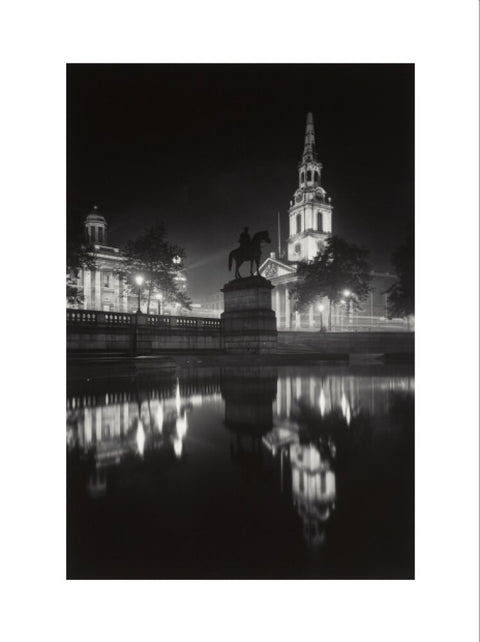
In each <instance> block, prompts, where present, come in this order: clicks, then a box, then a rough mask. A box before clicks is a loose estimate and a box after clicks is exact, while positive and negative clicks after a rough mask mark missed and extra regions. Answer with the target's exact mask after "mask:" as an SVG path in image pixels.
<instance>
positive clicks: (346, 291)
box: [343, 290, 352, 297]
mask: <svg viewBox="0 0 480 642" xmlns="http://www.w3.org/2000/svg"><path fill="white" fill-rule="evenodd" d="M351 294H352V293H351V292H350V290H344V291H343V296H346V297H349V296H350V295H351Z"/></svg>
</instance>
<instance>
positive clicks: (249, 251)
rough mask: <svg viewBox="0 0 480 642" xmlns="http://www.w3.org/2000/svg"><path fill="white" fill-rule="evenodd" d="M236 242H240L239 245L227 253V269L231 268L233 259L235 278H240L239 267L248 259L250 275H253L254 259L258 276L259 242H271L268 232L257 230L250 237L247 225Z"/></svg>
mask: <svg viewBox="0 0 480 642" xmlns="http://www.w3.org/2000/svg"><path fill="white" fill-rule="evenodd" d="M238 242H239V243H240V247H238V248H237V249H236V250H232V251H231V252H230V254H229V255H228V269H229V270H231V269H232V262H233V260H235V278H236V279H241V278H242V275H241V274H240V272H239V268H240V266H241V265H242V263H244V262H245V261H250V275H251V276H254V274H253V262H254V261H255V263H256V266H257V275H258V276H260V275H259V272H258V269H259V267H260V257H261V256H262V248H261V244H262V242H263V243H271V241H270V237H269V235H268V232H267V231H266V230H263V231H262V232H257V233H256V234H254V235H253V237H252V238H250V234H249V232H248V227H245V228H244V230H243V232H242V233H241V234H240V238H239V239H238Z"/></svg>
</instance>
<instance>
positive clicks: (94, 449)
mask: <svg viewBox="0 0 480 642" xmlns="http://www.w3.org/2000/svg"><path fill="white" fill-rule="evenodd" d="M142 397H143V400H140V398H139V395H138V393H137V392H122V393H105V394H102V395H96V396H95V395H78V396H69V397H68V399H67V447H68V449H69V450H70V451H74V450H75V449H76V448H78V449H79V452H80V453H81V454H82V456H83V457H90V458H91V460H92V462H93V468H92V469H91V470H90V473H89V477H88V483H87V490H88V492H89V494H90V495H91V496H92V497H100V496H102V495H104V494H105V492H106V489H107V476H106V473H105V471H106V469H108V468H109V467H111V466H117V465H119V464H120V463H121V462H122V461H123V460H124V459H125V457H127V456H132V455H134V456H140V458H143V457H144V456H147V455H149V454H151V453H152V452H154V451H161V450H165V449H168V448H170V449H173V452H174V454H175V456H176V457H177V458H180V457H181V456H182V453H183V444H184V440H185V438H186V436H187V431H188V419H187V416H188V413H189V412H191V411H192V410H193V409H194V408H195V407H197V406H201V405H202V403H203V402H205V401H209V400H217V399H218V400H220V399H221V395H220V388H219V385H218V382H212V381H209V380H207V381H206V382H205V383H202V384H198V383H195V382H193V383H192V382H186V383H185V384H184V385H183V386H180V383H179V381H178V380H177V382H176V384H175V386H174V387H172V385H171V384H168V385H167V386H166V387H164V388H163V389H161V390H155V389H154V390H150V391H145V392H144V393H142Z"/></svg>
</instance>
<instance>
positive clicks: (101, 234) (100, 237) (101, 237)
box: [98, 227, 103, 243]
mask: <svg viewBox="0 0 480 642" xmlns="http://www.w3.org/2000/svg"><path fill="white" fill-rule="evenodd" d="M98 242H99V243H103V227H99V228H98Z"/></svg>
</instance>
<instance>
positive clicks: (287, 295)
mask: <svg viewBox="0 0 480 642" xmlns="http://www.w3.org/2000/svg"><path fill="white" fill-rule="evenodd" d="M290 325H291V324H290V292H289V290H288V287H286V286H285V329H286V330H290Z"/></svg>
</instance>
